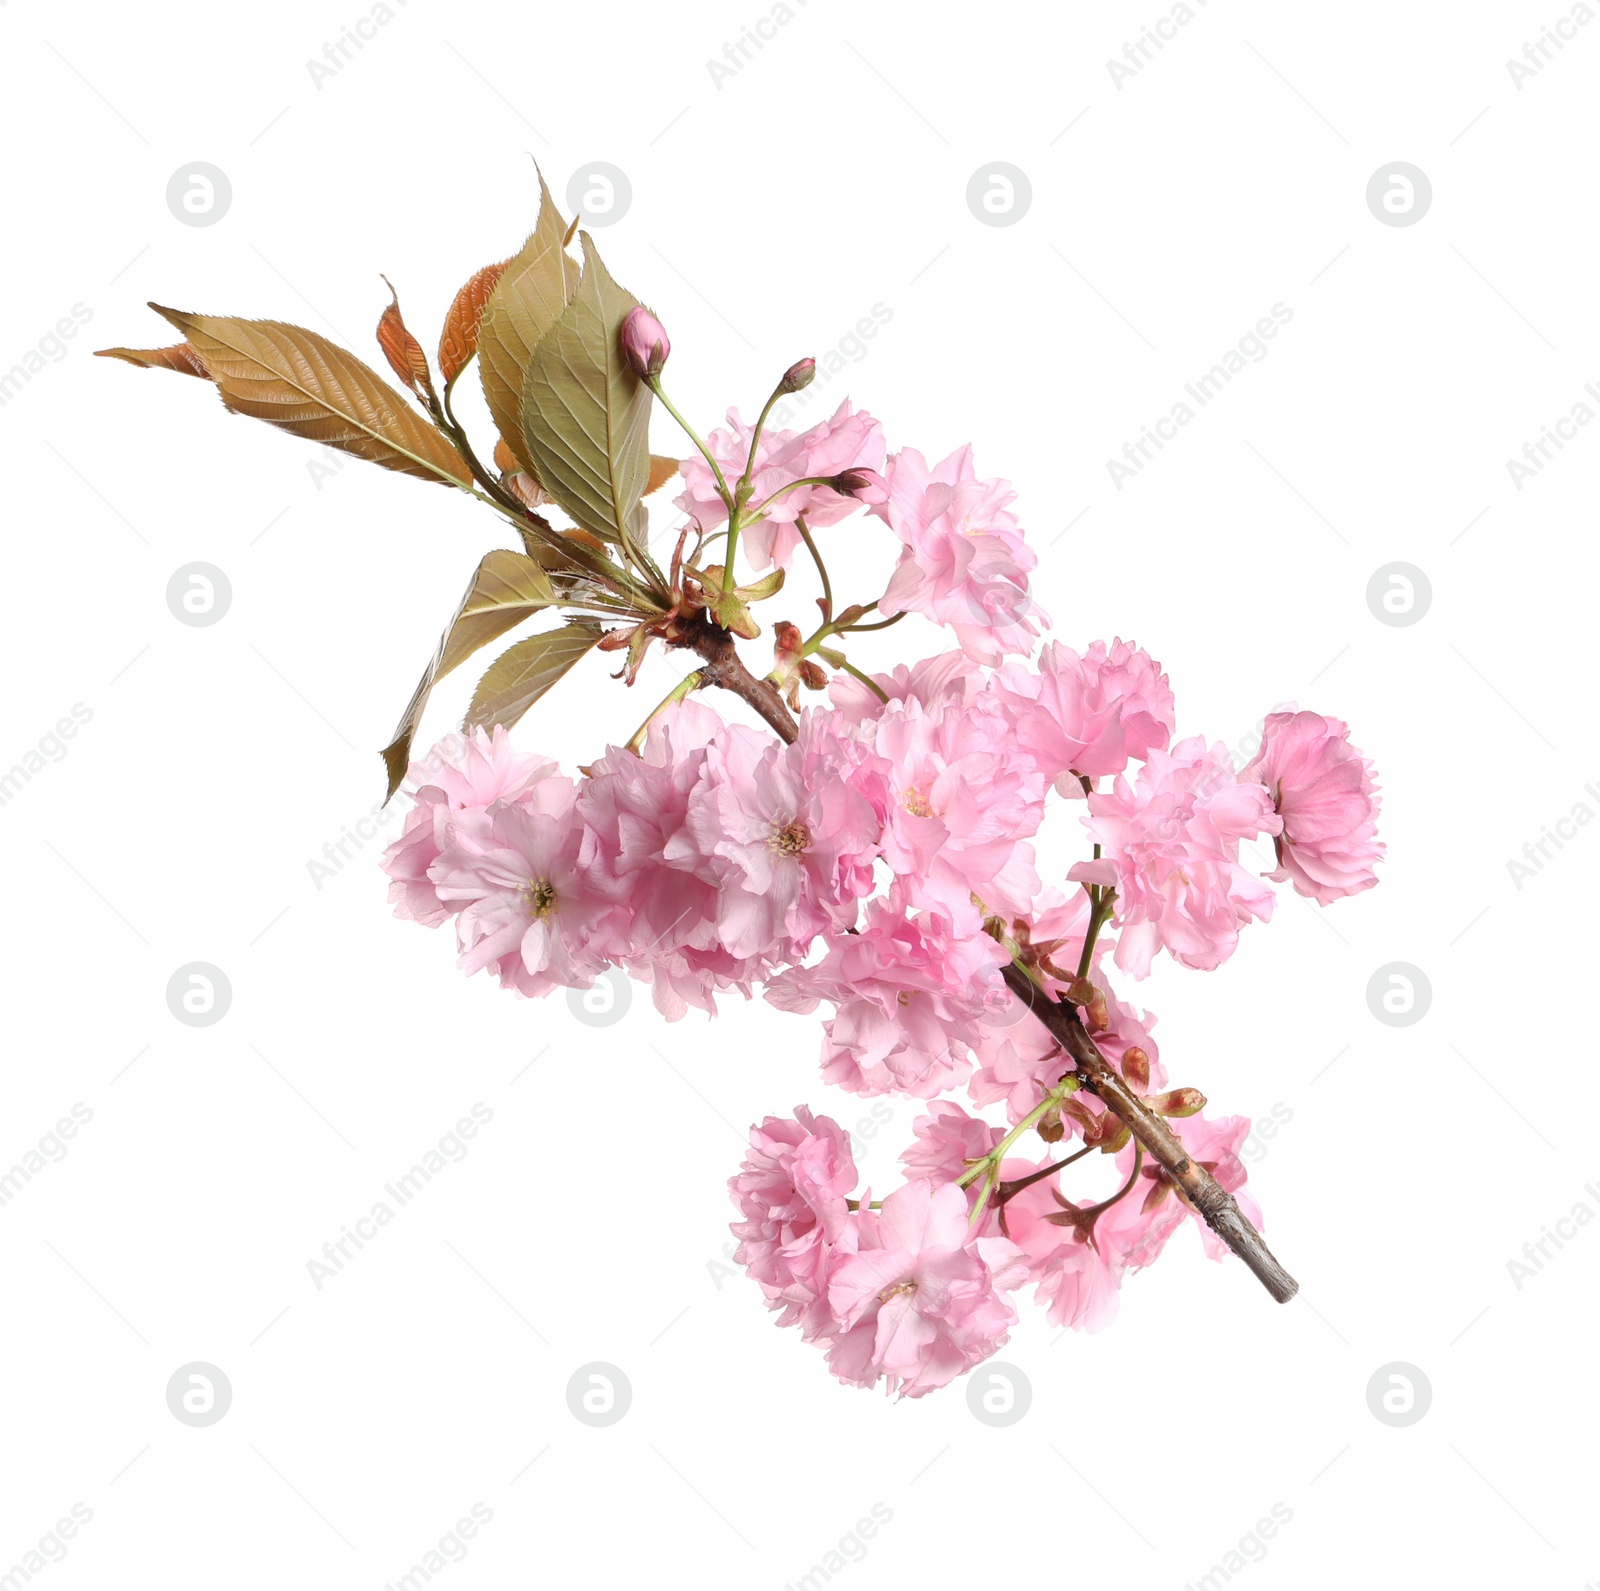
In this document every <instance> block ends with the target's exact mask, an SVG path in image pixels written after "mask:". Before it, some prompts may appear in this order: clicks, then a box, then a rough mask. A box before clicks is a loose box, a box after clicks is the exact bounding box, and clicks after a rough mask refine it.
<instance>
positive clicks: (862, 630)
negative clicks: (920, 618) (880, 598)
mask: <svg viewBox="0 0 1600 1591" xmlns="http://www.w3.org/2000/svg"><path fill="white" fill-rule="evenodd" d="M877 605H878V604H877V603H876V602H869V603H868V604H867V607H866V610H865V611H866V612H868V613H870V612H871V611H872V610H873V609H874V608H875V607H877ZM910 611H911V610H910V609H909V608H903V609H902V610H901V611H900V612H899V613H897V614H895V616H894V617H893V618H892V619H879V620H878V622H877V623H876V624H851V625H847V626H846V628H847V629H848V630H850V631H851V633H852V634H860V635H865V634H866V633H867V631H868V630H887V629H888V628H889V626H890V625H892V624H898V623H899V622H900V621H901V620H902V619H903V618H904V617H905V616H906V614H907V613H909V612H910Z"/></svg>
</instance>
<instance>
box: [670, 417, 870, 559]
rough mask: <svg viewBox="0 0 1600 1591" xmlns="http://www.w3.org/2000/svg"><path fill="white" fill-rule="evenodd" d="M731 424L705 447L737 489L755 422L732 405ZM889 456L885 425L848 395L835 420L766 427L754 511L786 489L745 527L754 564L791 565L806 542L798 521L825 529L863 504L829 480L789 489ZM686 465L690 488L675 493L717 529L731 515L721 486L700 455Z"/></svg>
mask: <svg viewBox="0 0 1600 1591" xmlns="http://www.w3.org/2000/svg"><path fill="white" fill-rule="evenodd" d="M728 427H729V428H728V429H727V430H725V431H724V430H716V431H713V432H712V433H711V435H710V436H709V437H707V438H706V446H707V447H708V448H709V449H710V451H711V456H712V457H713V458H715V459H716V461H717V464H718V466H719V467H720V468H721V470H722V474H723V479H724V480H726V481H727V483H728V486H729V489H730V490H731V489H732V488H733V487H734V486H735V485H736V484H737V483H738V481H739V478H740V477H741V476H742V475H743V474H744V470H745V461H746V460H747V459H748V457H749V454H750V438H751V435H752V432H753V430H754V427H753V426H749V425H747V424H745V422H744V421H743V420H741V419H740V418H739V411H738V410H737V409H729V410H728ZM883 460H884V444H883V427H882V426H880V425H879V424H878V422H877V421H876V420H874V419H873V418H872V416H871V415H870V414H867V413H866V412H865V411H864V410H863V411H860V412H857V411H856V410H854V409H852V408H851V407H850V401H849V399H848V398H847V399H846V400H845V401H844V402H843V403H841V404H840V405H839V407H838V409H837V410H835V412H834V414H833V416H832V417H831V418H830V419H827V420H824V421H823V422H822V423H821V424H820V425H814V426H813V427H812V428H811V429H810V430H809V431H804V432H799V433H796V432H794V431H779V430H775V429H772V428H770V427H769V428H767V429H765V430H763V431H762V433H761V440H760V442H759V443H758V444H757V446H756V467H755V470H754V471H753V473H752V475H751V480H750V486H751V492H750V508H749V510H748V511H749V512H752V513H753V512H755V511H756V510H757V509H758V508H760V507H761V505H762V504H764V503H767V502H768V499H769V498H772V497H773V494H774V493H777V492H783V495H782V496H781V497H778V498H776V500H775V501H772V502H771V503H770V504H768V506H767V507H766V508H765V509H764V510H762V517H761V518H760V519H759V520H757V521H755V522H754V523H753V524H748V525H746V526H745V528H744V530H743V533H742V536H741V540H740V546H741V547H742V548H743V549H744V552H745V555H746V556H747V557H748V558H749V560H750V566H751V568H753V569H756V570H762V569H769V568H771V567H773V566H774V565H776V566H779V567H782V568H787V567H788V564H789V560H790V559H791V558H792V557H793V556H794V551H795V548H797V547H798V546H799V545H800V532H799V530H798V529H797V528H796V526H795V521H796V520H797V519H798V518H799V517H800V516H801V515H802V514H804V515H805V516H806V523H807V524H808V525H809V526H810V527H811V528H812V529H813V530H820V529H824V528H826V527H827V526H829V525H835V524H837V523H838V522H839V521H840V520H841V519H844V518H846V517H847V516H848V515H850V514H853V513H854V512H855V511H856V510H857V508H859V507H860V506H861V505H860V504H859V503H857V502H856V501H855V500H854V499H853V498H852V497H850V496H847V495H845V494H844V493H841V492H836V491H834V490H833V489H832V488H831V487H828V486H797V487H795V488H794V490H793V491H784V488H785V487H787V486H790V485H791V484H792V483H793V482H795V481H802V480H806V479H808V478H809V477H812V476H834V475H838V474H840V473H841V472H842V471H844V470H847V469H850V468H852V467H855V466H861V467H863V468H866V469H872V470H878V469H881V468H882V467H883ZM681 467H682V470H683V491H682V493H681V494H680V495H679V496H678V498H677V499H676V502H677V505H678V507H679V508H681V509H682V510H683V511H684V513H686V514H688V515H689V516H690V517H691V518H693V519H694V520H695V521H696V522H697V523H698V524H699V525H700V527H701V529H703V530H708V531H709V530H712V529H714V528H715V527H716V526H718V525H720V524H722V523H723V521H724V520H726V519H727V517H728V505H727V504H726V503H725V502H724V501H723V499H722V494H721V492H720V491H719V490H718V489H717V480H716V476H714V475H713V474H712V473H711V467H710V466H709V465H708V464H707V463H706V461H705V460H704V459H703V458H701V457H700V455H699V454H698V453H696V454H694V455H693V456H691V457H690V458H686V459H684V460H683V463H682V466H681Z"/></svg>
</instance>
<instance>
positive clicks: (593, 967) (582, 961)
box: [429, 778, 622, 995]
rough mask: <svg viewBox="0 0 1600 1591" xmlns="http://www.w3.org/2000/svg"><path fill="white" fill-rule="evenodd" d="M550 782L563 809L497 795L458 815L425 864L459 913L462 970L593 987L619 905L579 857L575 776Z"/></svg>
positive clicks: (544, 985)
mask: <svg viewBox="0 0 1600 1591" xmlns="http://www.w3.org/2000/svg"><path fill="white" fill-rule="evenodd" d="M545 783H546V785H547V786H554V787H557V788H559V787H561V786H564V787H565V791H564V794H565V796H566V799H565V802H564V803H559V804H560V805H562V806H563V808H564V809H563V810H560V811H549V810H547V811H539V810H536V809H535V808H534V807H532V806H530V805H528V804H526V803H522V802H511V801H497V802H495V803H494V805H493V806H491V807H490V808H489V809H488V810H487V811H486V812H483V813H481V814H472V815H471V816H470V817H462V818H461V819H458V820H457V821H456V822H454V823H452V824H451V825H450V832H449V837H448V839H447V841H446V843H445V845H444V848H443V849H442V850H441V851H440V853H439V857H438V859H437V860H436V861H435V862H434V864H433V866H432V867H431V868H430V869H429V877H430V878H431V879H432V880H433V883H434V887H435V888H436V889H437V890H438V893H439V899H440V900H441V901H442V902H443V903H445V904H446V905H447V906H450V907H451V908H452V909H453V910H456V911H459V912H460V914H461V915H460V918H459V920H458V921H457V924H456V933H457V938H458V940H459V943H460V947H461V960H460V965H461V969H462V971H463V972H468V973H471V972H479V971H482V970H483V969H484V968H485V967H492V968H494V970H495V972H496V973H497V974H498V976H499V978H500V981H501V983H503V984H504V985H506V986H507V987H508V988H513V989H515V990H517V992H518V993H519V994H524V995H541V994H548V993H549V992H550V990H552V989H556V988H561V987H566V988H575V989H586V988H589V987H590V986H591V985H592V984H593V981H594V978H595V976H596V974H597V973H599V972H601V971H603V970H604V969H605V967H606V965H607V961H608V958H607V956H606V955H605V953H604V948H603V947H604V946H605V944H606V942H607V940H608V938H612V937H614V934H615V929H614V928H613V927H612V926H611V925H610V924H609V923H608V921H607V919H608V918H614V917H617V916H619V915H621V914H622V908H621V907H620V906H619V904H618V901H617V897H616V894H615V891H614V886H610V885H609V881H608V880H606V879H604V878H603V877H602V876H600V875H598V874H597V873H596V872H595V871H594V870H592V869H586V868H584V867H583V866H582V865H581V864H580V854H581V852H582V850H583V846H584V825H583V818H582V817H581V815H580V814H579V813H578V811H577V809H576V807H575V804H574V798H575V796H576V789H575V787H574V786H573V785H572V782H571V780H568V779H558V778H552V779H549V780H547V781H545ZM552 793H554V792H552ZM550 805H551V806H552V807H553V806H556V805H558V803H557V802H555V801H552V802H551V803H550Z"/></svg>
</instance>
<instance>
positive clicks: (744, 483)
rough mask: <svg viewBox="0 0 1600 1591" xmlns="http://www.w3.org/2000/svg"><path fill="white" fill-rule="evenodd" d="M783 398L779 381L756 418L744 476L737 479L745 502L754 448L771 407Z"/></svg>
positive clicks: (753, 460)
mask: <svg viewBox="0 0 1600 1591" xmlns="http://www.w3.org/2000/svg"><path fill="white" fill-rule="evenodd" d="M782 396H783V383H782V382H781V381H780V382H779V383H778V385H777V386H775V387H774V388H773V389H772V396H771V397H770V398H768V399H767V403H766V407H765V408H764V409H762V411H761V413H760V415H759V416H757V418H756V428H755V430H753V431H752V432H751V433H750V453H749V456H748V457H747V458H746V459H745V461H744V474H743V475H741V476H740V477H739V493H740V495H741V496H742V497H743V498H744V499H745V500H746V501H748V500H749V495H750V478H751V477H752V476H753V475H754V474H755V472H756V448H757V447H758V446H760V443H761V433H762V431H763V430H764V429H765V428H766V424H767V416H768V415H769V414H771V413H772V410H773V406H774V405H775V404H776V403H777V401H778V399H779V398H781V397H782Z"/></svg>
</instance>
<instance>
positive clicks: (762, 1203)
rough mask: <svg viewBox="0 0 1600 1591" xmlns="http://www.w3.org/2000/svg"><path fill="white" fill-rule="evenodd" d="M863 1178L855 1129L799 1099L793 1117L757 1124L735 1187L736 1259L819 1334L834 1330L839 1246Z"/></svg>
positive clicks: (810, 1333) (789, 1322) (793, 1320)
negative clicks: (831, 1304)
mask: <svg viewBox="0 0 1600 1591" xmlns="http://www.w3.org/2000/svg"><path fill="white" fill-rule="evenodd" d="M856 1181H857V1173H856V1167H855V1161H854V1160H853V1159H852V1158H851V1155H850V1135H849V1134H848V1133H847V1132H846V1131H845V1130H844V1129H843V1128H842V1127H841V1126H840V1125H839V1124H838V1122H836V1121H834V1120H833V1119H832V1118H831V1117H828V1116H815V1117H814V1116H813V1115H812V1114H811V1112H810V1111H809V1110H807V1109H806V1107H805V1106H804V1105H797V1106H796V1107H795V1113H794V1117H793V1119H789V1120H785V1119H782V1118H779V1117H776V1116H768V1117H767V1119H766V1120H765V1121H764V1122H762V1124H761V1125H760V1126H759V1127H752V1128H751V1129H750V1150H749V1153H748V1154H747V1155H746V1156H745V1159H744V1164H743V1166H742V1167H741V1168H740V1169H739V1172H738V1174H737V1175H736V1176H733V1177H731V1178H729V1180H728V1189H729V1191H730V1193H731V1194H732V1195H733V1202H734V1204H735V1205H737V1206H738V1208H739V1210H740V1211H741V1212H742V1214H743V1216H744V1219H743V1220H742V1221H736V1222H734V1223H733V1228H732V1230H733V1234H734V1236H735V1237H737V1238H738V1239H739V1247H738V1249H737V1250H736V1251H735V1254H734V1258H735V1259H736V1260H737V1261H738V1263H739V1264H741V1265H743V1266H744V1267H745V1268H746V1270H747V1271H748V1272H749V1274H750V1276H751V1277H752V1278H753V1279H754V1280H755V1281H756V1282H757V1283H758V1284H759V1285H760V1287H761V1291H762V1292H763V1293H764V1294H765V1295H766V1300H767V1307H768V1308H770V1309H773V1310H777V1311H780V1314H779V1319H778V1324H779V1325H780V1326H793V1325H798V1326H799V1327H800V1329H801V1332H802V1334H803V1335H804V1336H805V1337H806V1338H807V1340H811V1339H814V1338H817V1337H825V1336H828V1335H830V1334H831V1331H832V1329H833V1326H834V1321H833V1315H832V1312H831V1311H830V1310H829V1308H828V1303H827V1297H826V1292H827V1283H828V1275H829V1269H830V1266H831V1264H832V1262H833V1261H834V1258H835V1245H837V1244H839V1243H840V1242H841V1241H848V1242H851V1243H853V1240H854V1233H853V1232H847V1228H848V1227H849V1225H850V1210H849V1206H848V1204H847V1203H846V1199H847V1196H848V1195H849V1194H850V1193H851V1192H852V1191H853V1190H854V1188H855V1185H856Z"/></svg>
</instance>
